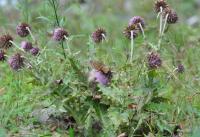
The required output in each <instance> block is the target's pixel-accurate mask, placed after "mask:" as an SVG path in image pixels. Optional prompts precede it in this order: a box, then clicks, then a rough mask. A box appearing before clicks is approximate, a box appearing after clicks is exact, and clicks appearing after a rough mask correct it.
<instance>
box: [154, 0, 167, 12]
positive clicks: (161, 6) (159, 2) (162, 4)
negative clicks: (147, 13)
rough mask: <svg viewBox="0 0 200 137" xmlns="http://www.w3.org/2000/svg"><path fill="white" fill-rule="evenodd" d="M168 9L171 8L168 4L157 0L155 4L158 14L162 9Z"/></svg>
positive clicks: (163, 0) (162, 0)
mask: <svg viewBox="0 0 200 137" xmlns="http://www.w3.org/2000/svg"><path fill="white" fill-rule="evenodd" d="M167 7H169V6H168V4H167V2H166V1H165V0H157V1H156V2H155V6H154V9H155V11H156V12H157V13H158V12H160V9H161V8H162V9H163V10H164V9H165V8H167Z"/></svg>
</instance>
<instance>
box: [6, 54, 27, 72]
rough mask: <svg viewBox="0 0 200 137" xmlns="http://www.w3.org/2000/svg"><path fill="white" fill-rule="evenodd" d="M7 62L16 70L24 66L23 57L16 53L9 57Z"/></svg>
mask: <svg viewBox="0 0 200 137" xmlns="http://www.w3.org/2000/svg"><path fill="white" fill-rule="evenodd" d="M8 63H9V65H10V67H11V68H12V69H13V70H15V71H18V70H19V69H21V68H22V67H23V66H24V58H23V57H22V56H21V54H20V53H17V54H15V55H13V56H11V57H10V58H9V60H8Z"/></svg>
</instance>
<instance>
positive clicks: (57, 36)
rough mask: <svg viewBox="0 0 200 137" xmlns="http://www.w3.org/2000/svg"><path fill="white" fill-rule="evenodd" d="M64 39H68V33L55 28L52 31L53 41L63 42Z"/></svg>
mask: <svg viewBox="0 0 200 137" xmlns="http://www.w3.org/2000/svg"><path fill="white" fill-rule="evenodd" d="M65 37H69V33H68V32H67V31H66V30H64V29H63V28H56V29H55V30H54V31H53V36H52V38H53V40H55V41H64V40H65Z"/></svg>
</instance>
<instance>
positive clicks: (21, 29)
mask: <svg viewBox="0 0 200 137" xmlns="http://www.w3.org/2000/svg"><path fill="white" fill-rule="evenodd" d="M28 29H30V30H31V27H30V26H29V25H28V24H27V23H21V24H19V25H17V27H16V33H17V34H18V35H19V36H20V37H26V36H28V35H29V30H28Z"/></svg>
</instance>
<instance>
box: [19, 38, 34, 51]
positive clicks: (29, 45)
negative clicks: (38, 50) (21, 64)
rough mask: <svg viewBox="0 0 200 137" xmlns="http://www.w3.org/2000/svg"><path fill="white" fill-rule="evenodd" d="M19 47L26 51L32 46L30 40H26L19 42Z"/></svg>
mask: <svg viewBox="0 0 200 137" xmlns="http://www.w3.org/2000/svg"><path fill="white" fill-rule="evenodd" d="M21 48H22V49H24V51H26V52H28V51H30V50H31V49H32V48H33V47H32V43H31V42H27V41H22V42H21Z"/></svg>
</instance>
